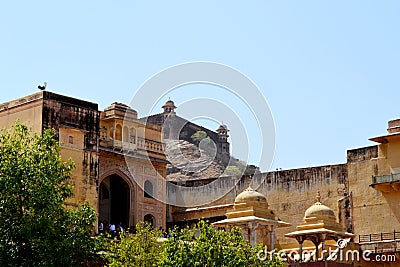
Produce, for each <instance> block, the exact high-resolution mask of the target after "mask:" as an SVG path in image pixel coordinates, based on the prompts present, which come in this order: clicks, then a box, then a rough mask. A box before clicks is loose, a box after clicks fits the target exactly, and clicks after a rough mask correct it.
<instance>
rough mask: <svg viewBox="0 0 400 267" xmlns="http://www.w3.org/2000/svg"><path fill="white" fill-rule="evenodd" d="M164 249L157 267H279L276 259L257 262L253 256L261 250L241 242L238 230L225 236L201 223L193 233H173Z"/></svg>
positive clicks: (220, 231) (185, 231) (181, 230)
mask: <svg viewBox="0 0 400 267" xmlns="http://www.w3.org/2000/svg"><path fill="white" fill-rule="evenodd" d="M164 247H165V255H164V257H163V260H162V261H161V262H160V266H164V267H179V266H181V267H184V266H202V267H203V266H209V267H211V266H215V267H216V266H227V267H230V266H232V267H241V266H243V267H245V266H246V267H248V266H250V267H253V266H254V267H256V266H269V267H272V266H274V267H275V266H283V263H282V262H280V261H278V260H277V259H274V260H272V261H271V260H265V261H261V260H259V259H258V258H257V252H258V251H259V250H260V249H262V246H261V245H258V246H256V247H254V248H252V247H251V246H250V244H249V243H248V242H247V241H245V240H244V238H243V235H242V232H241V230H240V229H238V228H236V227H234V228H232V230H231V231H229V232H228V231H223V230H216V229H215V228H214V226H212V225H211V224H208V223H206V222H204V221H200V222H199V223H198V224H197V225H196V227H195V228H193V229H189V228H184V229H180V230H179V229H175V231H173V233H172V238H170V239H168V240H167V241H165V243H164Z"/></svg>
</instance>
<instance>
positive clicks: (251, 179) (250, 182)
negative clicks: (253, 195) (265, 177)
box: [249, 177, 253, 189]
mask: <svg viewBox="0 0 400 267" xmlns="http://www.w3.org/2000/svg"><path fill="white" fill-rule="evenodd" d="M252 183H253V177H251V178H250V181H249V188H250V189H252V188H251V186H252Z"/></svg>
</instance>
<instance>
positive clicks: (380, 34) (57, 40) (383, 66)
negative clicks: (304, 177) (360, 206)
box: [0, 0, 400, 170]
mask: <svg viewBox="0 0 400 267" xmlns="http://www.w3.org/2000/svg"><path fill="white" fill-rule="evenodd" d="M399 9H400V2H398V1H389V0H388V1H368V0H363V1H340V0H337V1H320V0H318V1H317V0H316V1H307V0H302V1H294V0H293V1H267V0H263V1H240V2H239V1H140V2H139V1H122V0H120V1H118V0H117V1H91V0H88V1H74V0H71V1H40V0H39V1H18V0H17V1H2V2H1V3H0V33H1V42H0V78H1V89H0V92H1V95H0V102H6V101H9V100H12V99H15V98H18V97H22V96H25V95H28V94H32V93H35V92H37V85H38V84H41V83H43V82H44V81H46V82H47V83H48V87H47V89H48V90H49V91H52V92H56V93H61V94H65V95H69V96H73V97H77V98H81V99H85V100H89V101H92V102H96V103H98V104H99V108H100V109H104V108H105V107H106V106H108V105H109V104H111V103H112V102H114V101H118V102H123V103H128V104H129V103H130V102H131V100H132V98H133V97H134V95H135V93H136V92H137V91H138V90H140V88H141V86H142V85H143V83H144V82H145V81H147V80H148V79H149V78H151V77H152V76H154V75H156V74H157V73H159V72H160V71H162V70H164V69H166V68H169V67H171V66H175V65H178V64H182V63H185V62H193V61H206V62H216V63H219V64H223V65H226V66H229V67H231V68H234V69H236V70H238V71H239V72H241V73H242V74H243V75H245V76H246V77H248V78H249V79H251V81H253V83H254V84H256V85H257V87H258V88H259V90H260V91H261V93H262V94H263V96H264V98H265V101H266V102H267V103H268V105H269V108H270V111H271V113H272V115H273V118H274V123H275V129H274V132H275V151H274V152H275V157H274V160H273V162H272V164H271V166H270V164H268V163H266V162H257V160H258V157H257V155H258V154H257V153H259V152H257V151H255V150H257V149H259V148H260V147H262V146H261V145H260V141H259V140H258V139H257V137H254V136H252V133H253V132H254V131H255V130H256V129H255V128H254V129H253V128H252V127H253V126H248V127H247V129H246V130H247V132H248V137H247V140H242V139H238V137H237V136H235V133H234V132H233V131H231V132H230V134H231V143H232V149H233V152H234V155H240V153H241V151H242V150H243V149H242V147H241V144H242V143H249V144H250V145H249V159H248V160H249V163H254V164H258V165H266V166H267V167H263V170H266V169H268V168H270V169H272V170H274V169H276V168H282V169H291V168H298V167H307V166H318V165H325V164H336V163H343V162H346V151H347V149H352V148H357V147H363V146H369V145H373V144H374V143H372V142H371V141H368V138H371V137H374V136H378V135H381V134H384V133H386V129H387V121H388V120H391V119H396V118H399V117H400V108H399V107H398V99H399V97H400V90H399V87H400V86H399V85H400V80H399V78H400V75H399V64H400V63H399V62H400V49H399V48H400V34H399V26H400V16H398V11H399ZM169 97H170V98H171V99H173V100H175V102H176V104H177V106H178V109H177V113H178V114H179V105H180V104H183V103H185V101H186V102H187V101H190V100H193V99H197V98H199V97H209V98H212V99H218V100H219V101H223V104H226V105H228V106H229V107H231V108H232V112H234V113H235V114H239V115H238V116H239V117H240V119H241V121H244V122H248V121H252V120H253V118H252V117H251V114H250V115H249V113H248V112H247V111H246V110H245V107H244V108H242V107H241V105H240V103H238V101H239V102H240V99H239V100H238V99H235V97H234V96H232V95H231V96H229V97H228V96H224V93H223V92H222V93H221V90H219V89H218V87H216V86H212V85H188V86H184V87H182V88H180V89H179V90H174V91H171V92H168V93H167V94H165V95H162V96H160V97H159V99H155V100H154V103H163V102H164V101H165V100H167V99H168V98H169ZM152 101H153V100H152ZM221 103H222V102H221ZM155 107H157V105H156V106H155ZM235 107H237V109H235ZM133 108H135V107H133ZM250 108H251V107H250ZM138 112H139V115H143V114H141V111H140V110H138ZM154 112H155V113H156V112H161V108H159V107H158V109H157V108H155V109H154ZM201 116H202V114H201V112H200V111H199V117H201ZM257 116H262V114H257ZM222 120H224V123H226V124H227V125H228V126H229V121H230V118H229V117H228V118H226V119H224V118H218V119H215V118H214V119H213V118H209V119H207V120H203V121H202V120H201V119H200V120H199V121H198V122H199V123H204V124H205V125H206V126H209V127H211V128H212V127H214V128H215V127H216V126H217V125H218V122H219V121H222ZM245 141H246V142H245Z"/></svg>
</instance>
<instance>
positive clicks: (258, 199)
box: [235, 186, 268, 205]
mask: <svg viewBox="0 0 400 267" xmlns="http://www.w3.org/2000/svg"><path fill="white" fill-rule="evenodd" d="M235 204H264V205H268V202H267V198H266V197H265V196H264V195H263V194H261V193H258V192H257V191H255V190H254V189H253V188H251V186H249V187H248V188H247V189H245V190H244V191H243V192H242V193H240V194H239V195H237V197H236V198H235Z"/></svg>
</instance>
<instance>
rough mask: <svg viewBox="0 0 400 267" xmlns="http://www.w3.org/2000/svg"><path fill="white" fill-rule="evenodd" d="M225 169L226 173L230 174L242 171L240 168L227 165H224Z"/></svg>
mask: <svg viewBox="0 0 400 267" xmlns="http://www.w3.org/2000/svg"><path fill="white" fill-rule="evenodd" d="M225 171H226V174H227V175H230V176H238V175H242V174H243V171H242V170H240V169H239V168H238V167H237V166H228V167H226V169H225Z"/></svg>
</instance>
